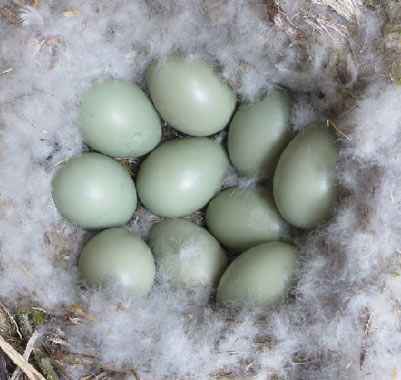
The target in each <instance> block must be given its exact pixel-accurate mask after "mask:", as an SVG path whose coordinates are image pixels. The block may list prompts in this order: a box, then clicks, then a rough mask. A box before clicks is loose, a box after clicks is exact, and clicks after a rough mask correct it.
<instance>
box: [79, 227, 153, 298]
mask: <svg viewBox="0 0 401 380" xmlns="http://www.w3.org/2000/svg"><path fill="white" fill-rule="evenodd" d="M78 269H79V272H80V275H81V278H82V279H83V280H84V281H85V282H86V283H88V284H89V285H93V286H104V285H111V286H113V285H114V286H115V285H118V286H119V287H122V288H123V289H124V290H126V291H127V292H128V293H130V294H132V295H137V296H142V295H146V294H148V293H149V291H150V290H151V288H152V285H153V280H154V277H155V264H154V260H153V256H152V253H151V250H150V248H149V247H148V246H147V245H146V243H145V242H144V241H143V240H142V239H141V238H140V237H139V236H138V235H137V234H135V233H133V232H129V231H128V230H126V229H125V228H111V229H108V230H105V231H102V232H100V233H99V234H97V235H96V236H95V237H93V238H92V239H91V240H89V242H88V243H86V245H85V247H84V248H83V250H82V253H81V256H80V257H79V263H78Z"/></svg>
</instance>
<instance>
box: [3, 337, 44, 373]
mask: <svg viewBox="0 0 401 380" xmlns="http://www.w3.org/2000/svg"><path fill="white" fill-rule="evenodd" d="M39 337H40V334H39V333H38V332H37V331H35V332H34V333H33V334H32V336H31V337H30V339H29V341H28V343H27V345H26V348H25V351H24V354H23V355H22V356H23V357H24V359H25V360H29V357H30V356H31V353H32V351H33V348H34V346H35V343H36V341H37V340H38V338H39ZM20 373H21V369H20V368H17V369H16V370H15V371H14V373H13V374H12V376H11V379H10V380H16V379H17V378H18V376H19V375H20Z"/></svg>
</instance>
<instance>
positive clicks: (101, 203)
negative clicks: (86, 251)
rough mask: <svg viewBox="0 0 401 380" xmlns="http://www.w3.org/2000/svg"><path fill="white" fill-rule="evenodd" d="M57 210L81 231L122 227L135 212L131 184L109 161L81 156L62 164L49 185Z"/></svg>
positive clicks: (124, 172) (91, 155)
mask: <svg viewBox="0 0 401 380" xmlns="http://www.w3.org/2000/svg"><path fill="white" fill-rule="evenodd" d="M52 186H53V200H54V203H55V205H56V207H57V209H58V211H59V212H60V213H61V214H62V215H63V216H64V217H65V218H66V219H68V220H69V221H70V222H71V223H74V224H77V225H79V226H80V227H83V228H105V227H113V226H119V225H122V224H125V223H127V222H128V220H129V219H130V218H131V216H132V214H133V213H134V211H135V209H136V204H137V196H136V190H135V184H134V182H133V180H132V179H131V177H130V175H129V173H128V171H127V170H126V169H125V168H124V167H123V166H122V165H121V164H120V163H119V162H117V161H115V160H113V159H112V158H109V157H106V156H103V155H102V154H99V153H84V154H82V155H81V156H79V157H74V158H72V159H70V160H68V161H67V162H65V163H64V164H63V165H62V167H61V168H60V169H59V170H58V171H57V173H56V175H55V177H54V178H53V182H52Z"/></svg>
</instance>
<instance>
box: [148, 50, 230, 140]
mask: <svg viewBox="0 0 401 380" xmlns="http://www.w3.org/2000/svg"><path fill="white" fill-rule="evenodd" d="M147 83H148V87H149V91H150V96H151V98H152V100H153V103H154V105H155V107H156V108H157V110H158V111H159V113H160V115H161V116H162V118H163V119H164V120H165V121H166V122H167V123H168V124H170V125H171V126H172V127H174V128H175V129H177V130H178V131H181V132H183V133H186V134H188V135H191V136H209V135H212V134H214V133H216V132H219V131H220V130H222V129H223V128H224V127H225V126H226V125H227V124H228V122H229V121H230V118H231V115H232V113H233V111H234V108H235V104H236V97H235V94H234V92H233V91H232V89H231V88H230V87H229V86H228V84H226V83H225V82H224V81H223V80H222V79H221V78H220V77H219V76H218V75H217V74H216V73H215V71H214V69H213V67H212V66H210V65H208V64H207V63H205V62H202V61H201V60H189V59H186V58H183V57H178V56H171V57H169V58H167V59H166V60H164V61H162V62H159V63H157V64H153V65H151V66H150V68H149V70H148V72H147Z"/></svg>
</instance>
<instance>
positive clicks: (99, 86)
mask: <svg viewBox="0 0 401 380" xmlns="http://www.w3.org/2000/svg"><path fill="white" fill-rule="evenodd" d="M79 128H80V130H81V133H82V137H83V140H84V142H85V143H86V144H87V145H89V146H90V147H91V148H92V149H94V150H96V151H99V152H101V153H104V154H106V155H109V156H112V157H124V158H135V157H139V156H142V155H144V154H146V153H148V152H149V151H151V150H152V149H153V148H154V147H155V146H156V145H157V144H158V143H159V142H160V138H161V122H160V118H159V115H158V114H157V112H156V111H155V109H154V108H153V105H152V103H151V102H150V100H149V99H148V98H147V97H146V95H145V94H144V93H143V91H142V90H141V89H140V88H139V87H138V86H137V85H135V84H131V83H129V82H125V81H121V80H106V81H103V82H98V83H96V84H95V85H94V86H93V87H91V88H90V89H89V91H88V92H87V93H85V94H84V96H83V97H82V100H81V107H80V114H79Z"/></svg>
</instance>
